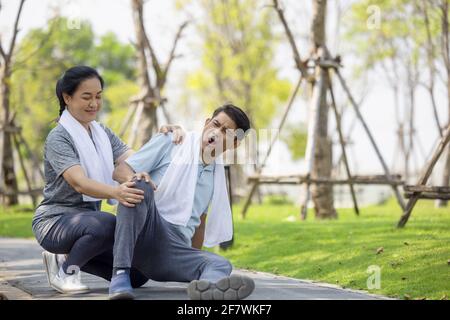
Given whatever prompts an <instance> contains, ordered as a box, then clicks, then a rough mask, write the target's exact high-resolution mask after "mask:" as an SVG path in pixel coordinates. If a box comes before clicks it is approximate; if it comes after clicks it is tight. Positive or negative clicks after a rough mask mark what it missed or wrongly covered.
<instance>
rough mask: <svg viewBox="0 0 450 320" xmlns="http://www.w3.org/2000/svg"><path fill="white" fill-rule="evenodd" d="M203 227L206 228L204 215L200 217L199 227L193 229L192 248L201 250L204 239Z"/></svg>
mask: <svg viewBox="0 0 450 320" xmlns="http://www.w3.org/2000/svg"><path fill="white" fill-rule="evenodd" d="M205 226H206V213H204V214H202V215H201V216H200V225H199V226H198V227H197V228H196V229H195V233H194V235H193V236H192V247H193V248H196V249H201V248H202V247H203V241H204V239H205Z"/></svg>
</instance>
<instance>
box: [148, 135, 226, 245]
mask: <svg viewBox="0 0 450 320" xmlns="http://www.w3.org/2000/svg"><path fill="white" fill-rule="evenodd" d="M200 144H201V134H199V133H197V132H188V133H187V135H186V138H185V141H184V142H183V143H182V144H181V145H178V146H175V147H174V148H173V153H172V161H171V163H170V164H169V167H168V168H167V170H166V173H165V174H164V176H163V177H162V179H161V182H160V184H159V185H158V188H157V189H156V191H155V202H156V207H157V208H158V212H159V214H160V215H161V216H162V217H163V218H164V219H165V220H167V221H169V222H170V223H173V224H176V225H182V226H186V225H187V223H188V221H189V219H190V217H191V215H192V207H193V205H194V193H195V186H196V184H197V174H198V164H199V159H200ZM232 237H233V225H232V217H231V208H230V202H229V198H228V191H227V186H226V180H225V169H224V166H223V160H222V157H219V158H217V159H216V161H215V166H214V191H213V196H212V200H211V206H210V210H209V213H208V218H207V220H206V230H205V240H204V245H205V246H206V247H213V246H215V245H218V244H220V243H221V242H224V241H228V240H231V238H232Z"/></svg>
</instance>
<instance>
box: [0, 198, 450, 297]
mask: <svg viewBox="0 0 450 320" xmlns="http://www.w3.org/2000/svg"><path fill="white" fill-rule="evenodd" d="M24 210H26V208H24V207H17V208H14V209H13V210H8V212H5V211H4V210H3V211H2V210H1V209H0V236H8V237H33V234H32V232H31V226H30V224H31V218H32V215H33V213H32V212H24ZM234 211H235V243H234V246H233V247H232V248H231V249H228V250H226V251H221V252H220V254H222V255H224V256H226V257H227V258H229V259H230V260H231V262H232V263H233V265H234V266H235V267H238V268H246V269H253V270H259V271H266V272H271V273H275V274H279V275H286V276H290V277H294V278H301V279H310V280H316V281H322V282H328V283H332V284H336V285H339V286H342V287H348V288H354V289H362V290H367V291H369V292H371V293H376V294H383V295H387V296H391V297H396V298H402V299H405V298H407V299H421V298H427V299H441V298H446V297H447V296H450V265H449V264H448V260H450V209H449V208H443V209H435V208H434V207H433V202H431V201H420V202H419V203H418V205H417V206H416V208H415V210H414V211H413V214H412V216H411V218H410V221H409V222H408V224H407V225H406V227H405V228H404V229H397V228H396V227H395V226H396V223H397V221H398V219H399V217H400V214H401V212H400V210H399V208H398V207H397V206H396V203H395V202H393V201H392V202H389V203H387V204H385V205H381V206H372V207H367V208H363V209H362V210H361V216H360V217H357V216H355V214H354V213H353V211H352V210H350V209H341V210H339V219H338V220H331V221H316V220H315V219H314V217H313V212H312V211H310V212H309V216H308V219H307V220H306V221H300V220H299V219H298V216H299V209H298V208H297V207H294V206H292V205H270V204H264V205H255V206H252V207H251V209H250V210H249V212H248V215H247V218H246V219H242V218H241V216H240V214H239V212H240V207H239V206H236V207H235V208H234ZM381 247H382V248H383V251H382V252H381V253H378V254H377V250H378V249H379V248H381ZM371 265H375V266H378V267H380V270H381V288H380V289H373V290H368V288H367V284H366V283H367V278H368V277H369V276H370V274H369V273H368V272H367V269H368V267H369V266H371Z"/></svg>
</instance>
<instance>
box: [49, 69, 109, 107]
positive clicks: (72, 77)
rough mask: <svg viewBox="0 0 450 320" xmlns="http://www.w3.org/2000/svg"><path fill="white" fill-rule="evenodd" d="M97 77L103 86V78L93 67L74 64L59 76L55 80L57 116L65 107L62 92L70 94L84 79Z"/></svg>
mask: <svg viewBox="0 0 450 320" xmlns="http://www.w3.org/2000/svg"><path fill="white" fill-rule="evenodd" d="M92 78H97V79H98V80H100V83H101V85H102V88H103V84H104V82H103V78H102V77H101V76H100V74H99V73H98V72H97V70H95V69H94V68H91V67H87V66H75V67H72V68H70V69H67V70H66V72H64V74H63V75H62V77H61V78H59V80H58V81H57V82H56V96H57V97H58V101H59V116H61V114H62V113H63V111H64V109H66V103H65V102H64V98H63V93H66V94H68V95H70V96H71V95H72V94H73V93H74V92H75V91H76V90H77V88H78V86H79V85H80V83H82V82H83V81H84V80H88V79H92Z"/></svg>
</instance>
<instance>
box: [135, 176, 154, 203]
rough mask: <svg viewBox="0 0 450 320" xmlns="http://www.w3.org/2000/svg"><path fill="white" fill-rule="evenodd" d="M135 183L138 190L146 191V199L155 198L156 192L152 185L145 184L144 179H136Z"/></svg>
mask: <svg viewBox="0 0 450 320" xmlns="http://www.w3.org/2000/svg"><path fill="white" fill-rule="evenodd" d="M134 182H135V183H136V184H135V187H136V188H138V189H141V190H142V191H144V197H145V198H148V197H151V198H153V197H154V190H153V187H152V185H151V184H150V183H148V182H145V180H143V179H141V180H137V179H135V180H134Z"/></svg>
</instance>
